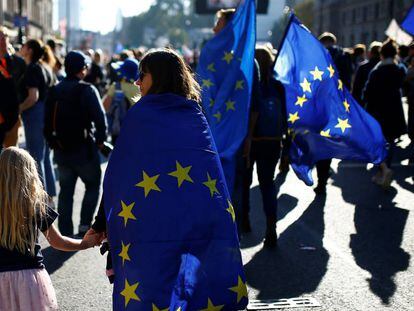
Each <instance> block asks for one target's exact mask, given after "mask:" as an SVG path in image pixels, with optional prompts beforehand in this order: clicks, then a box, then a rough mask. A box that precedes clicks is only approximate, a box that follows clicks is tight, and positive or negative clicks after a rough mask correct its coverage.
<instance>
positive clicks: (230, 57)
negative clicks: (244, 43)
mask: <svg viewBox="0 0 414 311" xmlns="http://www.w3.org/2000/svg"><path fill="white" fill-rule="evenodd" d="M233 57H234V56H233V52H224V56H223V58H222V59H223V60H224V61H225V62H226V63H227V65H229V64H230V63H231V61H232V60H233Z"/></svg>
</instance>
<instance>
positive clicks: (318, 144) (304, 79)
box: [275, 14, 387, 186]
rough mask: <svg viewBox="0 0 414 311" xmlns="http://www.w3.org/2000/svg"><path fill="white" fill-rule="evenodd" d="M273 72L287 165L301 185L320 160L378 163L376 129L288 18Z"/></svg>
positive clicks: (382, 149)
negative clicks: (281, 102) (280, 95)
mask: <svg viewBox="0 0 414 311" xmlns="http://www.w3.org/2000/svg"><path fill="white" fill-rule="evenodd" d="M275 73H276V75H277V78H278V80H279V81H281V82H282V83H283V85H284V87H285V90H286V110H287V115H288V132H289V133H290V134H291V137H292V146H291V149H290V159H291V165H292V168H293V170H294V171H295V173H296V174H297V176H298V177H299V178H300V179H302V180H303V181H304V182H305V183H306V184H307V185H309V186H310V185H312V184H313V179H312V168H313V167H314V165H315V164H316V163H317V162H318V161H320V160H325V159H331V158H338V159H347V160H357V161H362V162H369V163H374V164H380V163H382V162H383V161H384V159H385V157H386V155H387V151H386V141H385V139H384V136H383V134H382V131H381V126H380V125H379V124H378V122H377V121H376V120H375V119H374V118H373V117H372V116H370V115H369V114H368V113H367V112H366V111H365V110H364V109H363V108H362V107H361V106H360V105H359V104H358V103H357V102H356V101H355V100H354V99H353V97H352V96H351V94H350V93H349V91H348V90H347V89H346V87H344V82H343V81H342V80H341V79H340V78H339V75H338V71H337V69H336V67H335V65H334V62H333V60H332V57H331V56H330V54H329V52H328V51H327V50H326V49H325V48H324V47H323V45H322V44H321V43H320V42H319V41H318V39H316V38H315V37H314V36H313V35H312V33H311V32H310V31H309V30H308V29H307V28H306V27H305V26H304V25H303V24H302V23H301V22H300V21H299V20H298V19H297V18H296V16H295V15H294V14H291V16H290V19H289V24H288V26H287V29H286V32H285V36H284V38H283V41H282V43H281V48H280V51H279V54H278V57H277V60H276V63H275Z"/></svg>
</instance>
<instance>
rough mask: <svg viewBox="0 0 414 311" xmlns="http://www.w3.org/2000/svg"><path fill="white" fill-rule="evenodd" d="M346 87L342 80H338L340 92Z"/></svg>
mask: <svg viewBox="0 0 414 311" xmlns="http://www.w3.org/2000/svg"><path fill="white" fill-rule="evenodd" d="M343 89H344V85H343V83H342V81H341V80H339V79H338V90H340V91H343Z"/></svg>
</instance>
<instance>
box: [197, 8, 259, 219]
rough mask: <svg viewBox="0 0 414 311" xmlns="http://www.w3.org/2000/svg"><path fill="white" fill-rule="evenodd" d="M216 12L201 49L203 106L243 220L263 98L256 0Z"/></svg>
mask: <svg viewBox="0 0 414 311" xmlns="http://www.w3.org/2000/svg"><path fill="white" fill-rule="evenodd" d="M217 17H218V20H217V22H216V24H215V26H214V28H213V31H214V33H215V36H214V37H213V38H212V39H211V40H210V41H209V42H207V43H206V45H205V46H204V48H203V50H202V51H201V55H200V61H199V66H198V68H197V74H198V79H199V82H200V84H201V86H202V93H201V94H202V105H203V109H204V111H205V114H206V118H207V121H208V122H209V125H210V128H211V131H212V134H213V138H214V140H215V142H216V145H217V150H218V151H219V154H220V160H221V163H222V165H223V170H224V174H225V177H226V182H227V186H228V189H229V191H230V193H231V197H232V201H233V204H234V207H235V212H236V221H237V224H238V226H239V225H240V220H241V217H240V216H241V215H240V214H241V209H242V200H243V184H244V182H245V178H246V174H247V167H248V166H249V165H248V164H249V163H248V162H249V153H250V146H251V138H252V135H253V130H254V125H255V121H256V120H257V117H258V105H257V101H258V100H260V93H259V90H258V89H259V70H258V66H257V64H255V61H254V52H255V44H256V7H255V1H254V0H245V1H242V2H241V4H240V5H239V7H238V8H237V10H235V9H227V10H220V11H219V12H218V13H217Z"/></svg>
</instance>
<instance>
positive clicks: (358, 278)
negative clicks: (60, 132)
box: [42, 138, 414, 311]
mask: <svg viewBox="0 0 414 311" xmlns="http://www.w3.org/2000/svg"><path fill="white" fill-rule="evenodd" d="M410 154H411V155H412V154H414V148H413V147H412V146H408V139H407V138H405V139H404V140H403V141H402V142H401V143H400V144H399V147H398V148H397V152H396V158H395V160H394V168H393V169H394V181H393V183H392V187H391V189H389V190H387V191H384V190H382V189H381V188H379V187H378V186H376V185H374V184H373V183H372V182H371V176H372V175H373V174H374V173H373V169H372V166H370V165H369V166H367V165H363V164H359V163H351V162H346V161H342V162H340V161H336V160H335V161H334V163H333V165H332V176H331V179H330V181H329V185H328V188H327V195H326V196H321V197H319V196H315V194H314V192H313V189H312V188H311V187H307V186H305V184H304V183H303V182H301V181H300V180H298V179H297V177H296V176H295V175H294V173H293V172H292V171H289V173H288V174H286V175H281V174H279V175H277V177H276V185H277V187H278V204H279V208H278V219H279V220H278V225H277V232H278V236H279V239H278V248H277V249H276V250H267V249H263V243H262V240H263V236H264V229H265V220H264V214H263V211H262V203H261V195H260V189H259V187H258V182H257V179H255V180H254V182H253V185H252V188H251V206H252V207H251V222H252V228H253V232H252V233H250V234H247V235H244V236H243V237H242V239H241V249H242V255H243V262H244V265H245V272H246V275H247V284H248V291H249V298H250V299H260V300H266V299H282V298H294V297H305V298H306V297H312V298H314V299H315V300H316V301H317V302H318V303H319V304H320V307H314V308H312V309H311V308H296V309H293V308H291V309H285V310H298V311H300V310H364V311H365V310H413V309H414V307H413V301H414V293H413V290H412V285H413V280H414V268H413V255H414V217H413V212H412V211H413V210H414V182H413V175H414V167H413V166H412V165H410V164H409V163H408V162H409V161H408V158H409V155H410ZM103 167H104V165H103ZM314 173H315V172H314ZM82 193H83V186H82V185H81V184H80V183H79V184H78V186H77V189H76V198H75V211H74V220H75V225H77V224H78V222H79V207H80V203H81V198H82ZM42 244H43V245H44V246H45V249H44V255H45V259H46V268H47V270H48V271H49V273H50V274H51V278H52V281H53V284H54V287H55V289H56V291H57V296H58V302H59V305H60V310H111V294H112V293H111V290H112V288H111V286H110V284H109V282H108V281H107V278H106V276H105V258H104V257H102V256H101V255H100V253H99V251H98V249H97V248H94V249H90V250H86V251H81V252H77V253H65V252H60V251H55V250H53V249H51V248H50V247H47V243H46V242H45V241H43V242H42Z"/></svg>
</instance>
